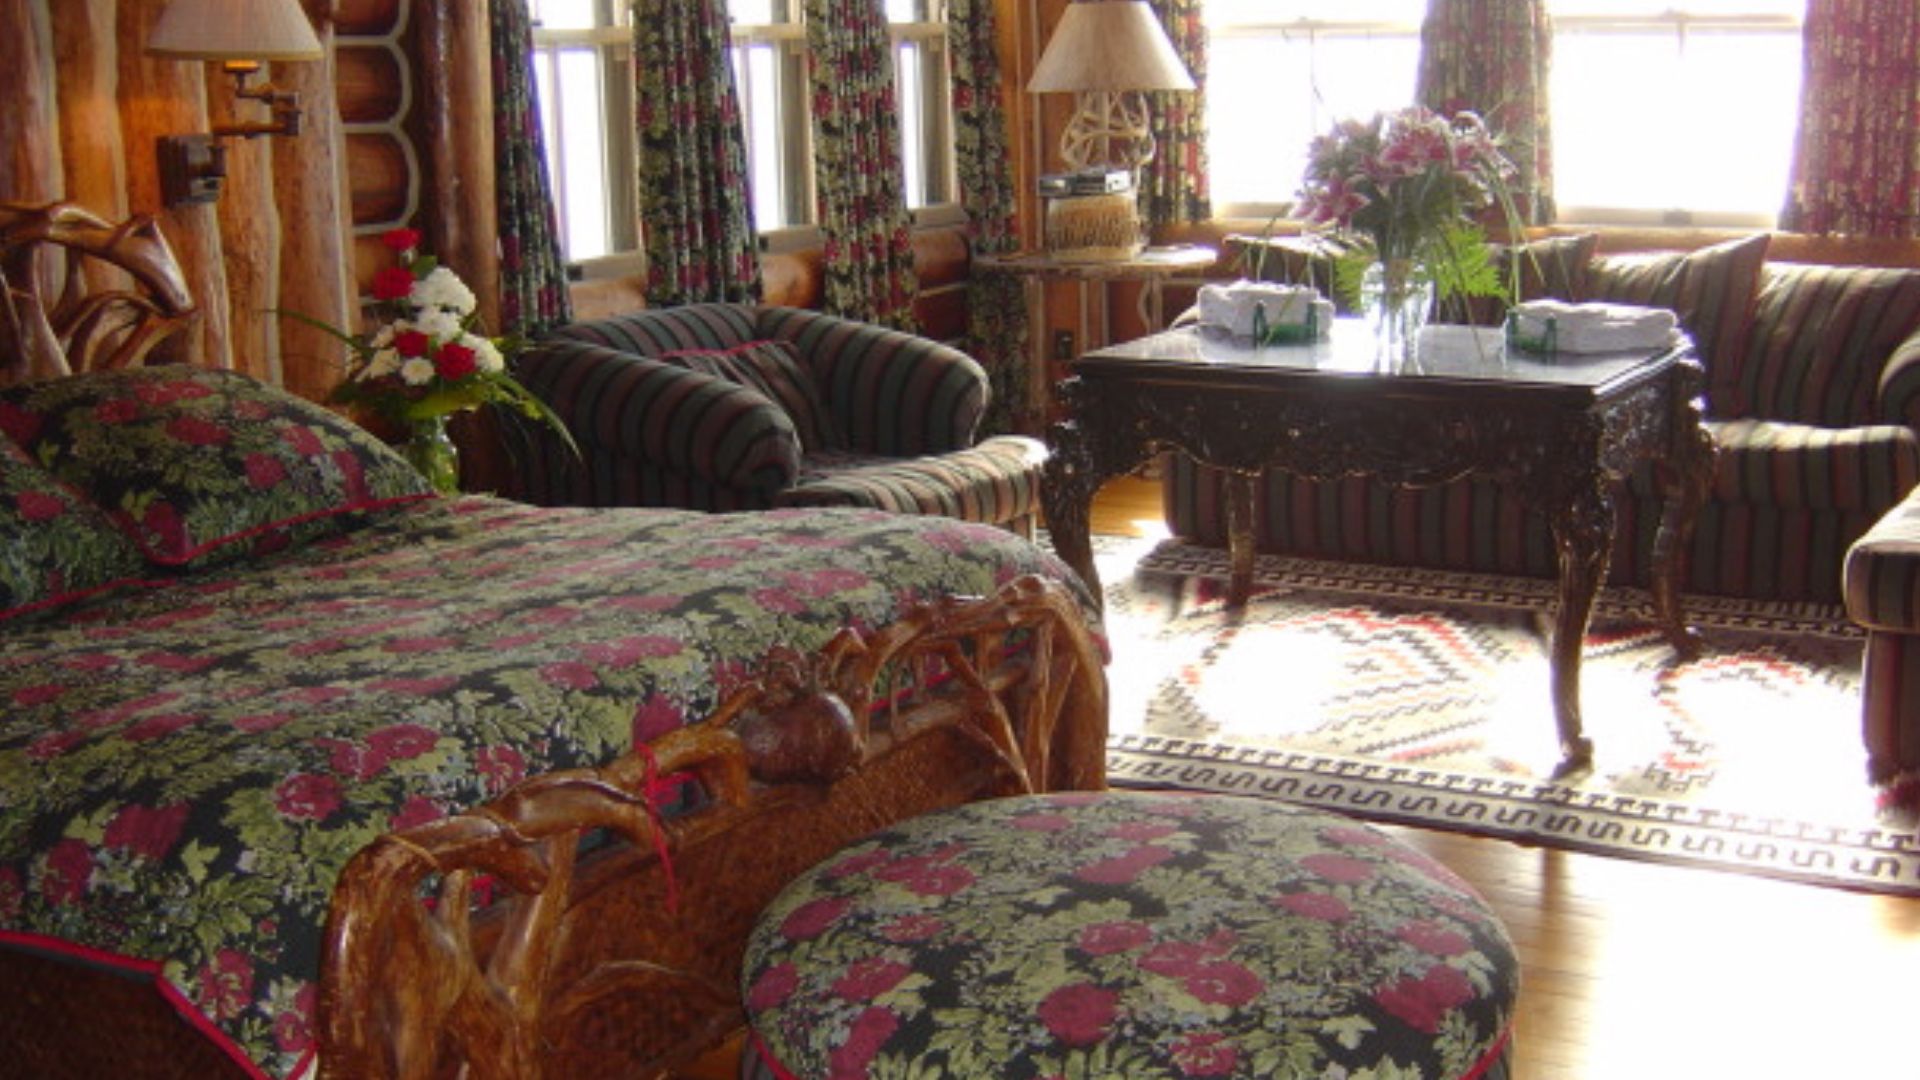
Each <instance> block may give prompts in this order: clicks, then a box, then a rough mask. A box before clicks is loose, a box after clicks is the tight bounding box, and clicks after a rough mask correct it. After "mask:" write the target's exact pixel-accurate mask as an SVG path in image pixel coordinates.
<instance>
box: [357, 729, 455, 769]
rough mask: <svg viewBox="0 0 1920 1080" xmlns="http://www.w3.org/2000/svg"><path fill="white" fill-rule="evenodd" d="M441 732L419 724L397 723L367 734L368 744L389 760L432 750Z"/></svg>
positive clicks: (415, 756) (402, 758) (418, 754)
mask: <svg viewBox="0 0 1920 1080" xmlns="http://www.w3.org/2000/svg"><path fill="white" fill-rule="evenodd" d="M439 741H440V734H439V733H438V732H436V731H433V730H432V729H430V728H424V727H421V726H420V725H419V724H395V725H393V726H392V727H388V728H381V729H380V730H379V731H376V732H374V733H373V734H371V735H368V736H367V746H368V747H370V748H372V749H373V750H374V751H375V752H376V753H378V754H380V755H381V756H383V757H385V758H387V759H388V760H400V761H404V760H406V759H408V758H417V757H419V756H420V755H422V754H424V753H426V752H427V751H429V750H432V749H433V748H434V746H435V744H437V743H438V742H439Z"/></svg>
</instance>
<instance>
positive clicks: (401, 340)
mask: <svg viewBox="0 0 1920 1080" xmlns="http://www.w3.org/2000/svg"><path fill="white" fill-rule="evenodd" d="M431 348H433V339H432V338H430V337H428V336H427V335H426V332H425V331H422V330H402V331H400V332H399V333H397V334H395V335H393V351H394V352H397V353H399V354H400V355H401V356H405V357H407V358H409V359H411V358H413V357H416V356H425V355H427V350H428V349H431Z"/></svg>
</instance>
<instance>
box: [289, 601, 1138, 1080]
mask: <svg viewBox="0 0 1920 1080" xmlns="http://www.w3.org/2000/svg"><path fill="white" fill-rule="evenodd" d="M1106 722H1107V701H1106V678H1105V672H1104V670H1103V668H1102V657H1101V655H1100V652H1099V650H1098V648H1097V646H1096V645H1095V644H1094V642H1093V640H1092V638H1091V636H1090V635H1089V634H1088V632H1087V628H1086V626H1085V624H1084V622H1083V621H1082V619H1081V615H1080V612H1079V610H1078V608H1077V607H1076V606H1075V604H1074V602H1073V601H1072V600H1071V598H1070V597H1069V596H1068V594H1067V593H1066V592H1065V590H1064V589H1062V588H1061V587H1060V586H1058V585H1056V584H1052V583H1047V582H1043V581H1042V580H1041V579H1039V578H1033V577H1027V578H1021V579H1019V580H1016V581H1014V582H1012V583H1010V584H1008V585H1007V586H1005V587H1003V588H1002V589H1001V590H999V591H998V592H997V593H996V594H995V595H994V596H992V597H990V598H987V599H976V600H970V601H963V600H947V601H942V602H939V603H935V604H930V605H926V606H924V607H921V608H918V609H916V610H914V611H912V612H910V613H908V614H906V615H905V616H904V617H902V618H901V619H900V620H899V621H898V622H896V623H894V624H892V625H890V626H887V627H885V628H882V629H880V630H877V631H873V632H870V633H861V632H857V631H854V630H845V631H842V632H841V633H840V634H839V635H838V636H837V637H835V638H834V640H833V641H832V642H831V643H830V644H829V645H828V646H827V647H826V648H824V649H822V650H821V651H820V652H819V653H817V654H813V655H810V656H802V655H800V654H798V653H796V652H793V651H791V650H776V651H775V653H774V654H772V655H771V656H769V657H768V659H767V662H766V663H765V665H763V669H762V671H761V673H760V675H759V676H758V677H757V678H755V679H753V680H752V681H751V682H750V683H749V684H748V685H747V686H745V687H744V688H742V689H740V690H738V691H737V692H735V693H733V694H732V695H730V696H729V697H728V699H727V700H726V701H725V702H724V703H723V704H722V705H721V707H720V708H719V709H718V711H716V712H715V714H714V715H713V716H711V717H709V718H708V719H707V720H705V721H703V722H701V723H699V724H695V725H691V726H689V727H686V728H682V729H680V730H678V731H675V732H672V733H670V734H668V735H666V736H664V737H662V738H660V739H659V740H657V741H655V742H654V743H653V744H652V745H651V746H648V747H644V748H641V749H639V750H636V752H634V753H632V754H629V755H626V756H624V757H622V758H620V759H618V760H616V761H614V762H613V763H611V764H609V765H607V766H605V767H602V768H597V769H580V770H572V771H568V772H561V773H553V774H549V775H546V776H541V777H535V778H532V779H529V780H527V781H524V782H523V783H521V784H519V785H517V786H515V787H514V788H512V789H511V790H509V791H508V792H507V793H506V794H504V795H502V796H501V797H499V798H497V799H495V800H493V801H492V802H489V803H487V804H486V805H484V806H481V807H478V808H476V809H474V810H472V811H469V812H467V813H463V814H458V815H455V816H453V817H450V818H447V819H445V820H443V821H439V822H435V823H432V824H429V825H424V826H420V827H418V828H414V829H409V830H406V831H404V832H399V833H391V834H388V835H386V836H383V837H381V838H380V839H379V840H376V841H375V842H374V843H372V844H370V845H369V846H368V847H366V848H365V849H363V850H362V851H361V852H360V853H359V854H358V855H356V856H355V857H354V859H353V860H352V861H351V862H350V863H349V864H348V866H347V867H346V869H345V870H344V871H343V872H342V873H341V876H340V880H339V882H338V884H337V885H336V888H335V892H334V898H333V908H332V912H331V917H330V919H329V922H328V928H327V946H326V955H325V958H324V960H323V970H322V976H321V995H320V1026H321V1030H322V1048H321V1053H320V1062H321V1069H322V1074H323V1075H326V1076H334V1077H355V1078H384V1077H395V1078H412V1077H437V1076H442V1075H452V1074H454V1073H455V1072H456V1071H458V1070H459V1068H460V1067H462V1066H464V1069H465V1071H464V1073H463V1074H462V1075H466V1076H470V1077H475V1078H488V1077H515V1078H534V1077H569V1078H572V1077H586V1076H613V1075H618V1076H662V1075H665V1074H666V1071H667V1070H668V1069H669V1068H671V1067H673V1066H675V1065H678V1064H682V1063H684V1062H686V1061H689V1060H691V1059H692V1058H694V1057H696V1056H697V1055H699V1054H700V1053H702V1052H704V1051H706V1050H708V1049H710V1048H711V1047H713V1046H715V1045H717V1044H718V1043H720V1042H721V1041H723V1040H724V1039H725V1038H726V1037H727V1036H728V1035H729V1034H731V1033H732V1032H734V1031H736V1030H737V1029H738V1028H739V1027H740V1026H741V1025H742V1023H743V1018H742V1013H741V1006H740V1000H739V989H738V982H739V974H740V971H739V965H740V958H741V953H742V950H743V949H744V947H745V943H746V938H747V934H748V932H749V931H750V930H751V929H752V926H753V921H754V918H755V917H756V915H757V914H758V913H759V911H760V910H761V909H762V908H763V907H764V906H765V905H766V904H767V902H769V901H770V900H771V899H772V898H773V896H774V894H775V893H776V892H778V891H779V889H780V888H781V887H783V886H784V885H785V884H786V883H787V882H788V881H789V880H791V879H792V878H793V877H794V876H795V875H796V874H798V873H799V872H800V871H802V870H804V869H806V868H807V867H809V866H811V865H813V864H814V863H815V862H818V861H819V860H820V859H822V858H825V857H826V856H827V855H829V854H831V853H832V852H833V851H835V850H837V849H838V848H840V847H841V846H843V845H844V844H846V843H848V842H849V841H851V840H853V839H855V838H857V837H859V836H862V835H865V834H866V833H868V832H871V831H873V830H874V829H876V828H879V827H881V826H883V825H885V824H888V823H890V822H893V821H897V820H900V819H903V818H906V817H909V816H912V815H914V814H917V813H923V812H925V811H927V810H931V809H934V808H937V807H942V806H951V805H954V804H956V803H959V802H964V801H968V800H971V799H977V798H982V797H987V796H991V795H1005V794H1013V793H1016V792H1022V791H1044V790H1054V789H1065V788H1076V789H1095V788H1098V787H1101V786H1103V784H1104V782H1105V758H1104V753H1105V738H1106ZM667 775H689V776H692V777H693V778H694V779H695V780H696V781H697V784H698V790H699V791H700V792H701V793H702V799H701V800H700V801H699V803H698V805H697V806H696V807H695V808H692V809H688V810H685V811H684V812H678V813H669V814H667V815H665V816H664V817H663V816H662V814H661V813H660V812H659V811H658V810H657V809H656V807H655V799H654V794H655V790H656V785H657V781H658V778H659V777H661V776H667ZM606 837H616V838H618V842H612V843H607V842H600V841H601V840H602V839H603V838H606ZM483 876H484V878H485V879H486V880H487V881H488V883H489V886H490V888H489V890H486V891H491V892H493V893H494V894H495V895H494V898H493V899H491V900H486V898H485V897H484V896H483V890H480V889H478V888H477V883H478V882H480V881H481V879H482V877H483ZM503 893H504V894H506V895H505V896H504V897H502V896H500V894H503ZM429 894H432V899H431V901H428V900H427V899H426V898H427V897H428V895H429ZM483 901H485V902H483Z"/></svg>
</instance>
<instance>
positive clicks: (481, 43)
mask: <svg viewBox="0 0 1920 1080" xmlns="http://www.w3.org/2000/svg"><path fill="white" fill-rule="evenodd" d="M413 24H414V33H413V37H412V43H413V49H414V55H413V59H414V65H413V67H414V77H415V78H416V79H417V80H418V82H417V83H416V90H417V93H416V94H415V95H414V97H415V100H414V106H415V107H414V109H413V116H412V117H411V118H410V123H409V125H408V130H409V131H410V132H411V133H412V134H413V136H414V137H415V139H416V140H417V144H418V146H419V147H420V151H421V154H420V156H421V165H422V168H423V172H424V175H423V177H422V180H423V190H422V193H421V211H422V215H421V225H422V227H423V228H424V231H425V232H426V233H427V236H428V238H429V240H430V241H431V242H432V243H433V244H434V250H435V251H436V252H438V253H439V255H440V258H441V259H442V260H443V261H444V262H446V263H447V264H448V265H449V266H451V267H452V268H453V269H454V270H455V271H457V272H458V273H459V274H460V276H461V277H462V278H465V279H466V282H467V285H468V287H469V288H471V289H472V290H473V292H474V295H475V296H477V297H478V298H479V300H480V317H481V318H482V319H483V320H484V321H485V322H486V325H488V326H489V327H498V326H499V325H500V277H499V222H498V213H497V208H496V205H495V199H494V176H493V164H492V163H493V64H492V59H491V56H490V54H489V51H488V50H489V47H490V44H489V43H490V40H491V29H490V27H489V24H488V20H487V18H486V12H485V11H484V10H483V5H482V4H480V3H479V2H478V0H414V7H413Z"/></svg>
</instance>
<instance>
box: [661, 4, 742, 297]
mask: <svg viewBox="0 0 1920 1080" xmlns="http://www.w3.org/2000/svg"><path fill="white" fill-rule="evenodd" d="M727 43H728V34H727V10H726V3H725V0H634V4H633V60H634V96H635V99H636V110H635V111H636V113H637V115H638V129H639V136H640V225H641V229H642V231H643V232H644V233H645V234H646V240H645V244H646V253H647V303H649V304H653V305H656V306H660V307H666V306H671V305H675V304H688V303H694V302H696V301H710V300H723V301H752V300H758V299H759V297H760V252H759V239H758V236H757V235H756V233H755V232H754V226H753V203H752V200H751V194H750V192H749V190H748V186H747V185H748V177H747V151H746V143H745V136H744V135H743V134H742V132H741V121H740V99H739V98H738V97H737V96H736V95H735V93H734V87H733V65H732V64H731V63H730V62H729V59H728V53H727Z"/></svg>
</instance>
